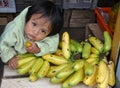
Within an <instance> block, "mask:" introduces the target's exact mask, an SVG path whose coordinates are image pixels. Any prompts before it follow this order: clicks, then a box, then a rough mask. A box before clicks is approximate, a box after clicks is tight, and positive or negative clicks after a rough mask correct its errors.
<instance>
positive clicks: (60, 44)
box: [58, 40, 62, 49]
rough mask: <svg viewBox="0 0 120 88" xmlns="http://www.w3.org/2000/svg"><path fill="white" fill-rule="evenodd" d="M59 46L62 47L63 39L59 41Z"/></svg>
mask: <svg viewBox="0 0 120 88" xmlns="http://www.w3.org/2000/svg"><path fill="white" fill-rule="evenodd" d="M58 48H59V49H62V40H60V41H59V44H58Z"/></svg>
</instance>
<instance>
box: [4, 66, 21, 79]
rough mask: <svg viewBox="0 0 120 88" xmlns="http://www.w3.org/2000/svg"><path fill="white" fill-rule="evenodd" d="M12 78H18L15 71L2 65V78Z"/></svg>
mask: <svg viewBox="0 0 120 88" xmlns="http://www.w3.org/2000/svg"><path fill="white" fill-rule="evenodd" d="M13 76H19V74H18V73H17V70H12V69H10V68H9V67H8V66H7V65H4V71H3V78H4V77H13Z"/></svg>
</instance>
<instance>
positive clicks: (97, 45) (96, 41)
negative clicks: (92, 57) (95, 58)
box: [88, 36, 104, 53]
mask: <svg viewBox="0 0 120 88" xmlns="http://www.w3.org/2000/svg"><path fill="white" fill-rule="evenodd" d="M88 40H89V42H90V43H91V44H92V45H93V46H94V47H95V48H96V49H97V50H98V51H99V52H100V53H102V52H103V49H104V47H103V42H102V41H101V40H100V39H98V38H97V37H95V36H90V37H89V38H88Z"/></svg>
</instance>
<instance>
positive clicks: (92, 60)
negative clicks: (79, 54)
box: [86, 57, 99, 65]
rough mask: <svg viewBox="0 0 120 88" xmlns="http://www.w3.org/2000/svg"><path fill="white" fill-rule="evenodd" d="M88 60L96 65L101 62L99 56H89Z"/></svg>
mask: <svg viewBox="0 0 120 88" xmlns="http://www.w3.org/2000/svg"><path fill="white" fill-rule="evenodd" d="M86 61H88V62H89V63H90V64H92V65H95V64H98V63H99V58H98V57H89V58H88V59H87V60H86Z"/></svg>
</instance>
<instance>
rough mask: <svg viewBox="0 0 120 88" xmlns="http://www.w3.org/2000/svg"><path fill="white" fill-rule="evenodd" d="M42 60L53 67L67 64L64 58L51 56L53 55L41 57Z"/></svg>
mask: <svg viewBox="0 0 120 88" xmlns="http://www.w3.org/2000/svg"><path fill="white" fill-rule="evenodd" d="M42 58H43V59H45V60H47V61H49V62H51V63H52V64H54V65H61V64H65V63H68V60H67V59H65V58H64V57H62V56H58V55H53V54H46V55H43V56H42Z"/></svg>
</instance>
